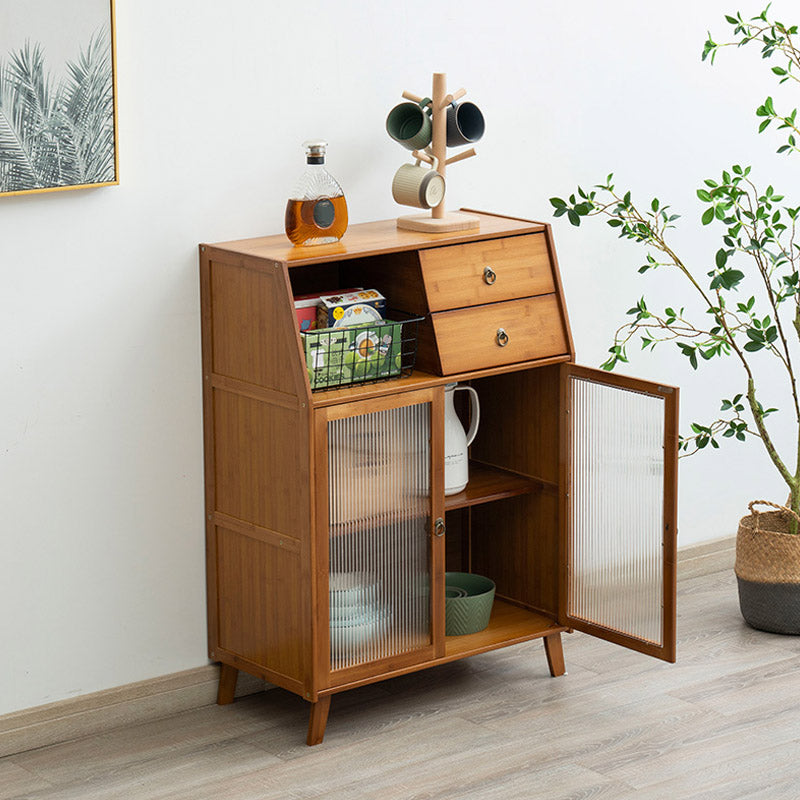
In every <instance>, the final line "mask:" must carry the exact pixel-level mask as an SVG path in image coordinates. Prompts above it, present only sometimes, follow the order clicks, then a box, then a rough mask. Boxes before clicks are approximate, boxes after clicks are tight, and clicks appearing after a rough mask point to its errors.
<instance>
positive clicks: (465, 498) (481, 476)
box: [444, 461, 543, 511]
mask: <svg viewBox="0 0 800 800" xmlns="http://www.w3.org/2000/svg"><path fill="white" fill-rule="evenodd" d="M542 484H543V481H540V480H537V479H535V478H527V477H525V476H524V475H518V474H517V473H516V472H509V471H508V470H504V469H500V468H499V467H490V466H489V465H488V464H481V463H480V462H478V461H470V463H469V483H468V484H467V488H466V489H464V491H463V492H459V493H458V494H453V495H450V496H449V497H445V498H444V510H445V511H453V510H454V509H456V508H467V507H468V506H476V505H480V504H481V503H491V502H492V501H494V500H503V499H504V498H506V497H515V496H517V495H520V494H528V493H530V492H533V491H536V490H537V489H541V488H542Z"/></svg>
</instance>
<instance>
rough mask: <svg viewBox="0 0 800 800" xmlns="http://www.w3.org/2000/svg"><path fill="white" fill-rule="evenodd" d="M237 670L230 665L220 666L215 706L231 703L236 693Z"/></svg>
mask: <svg viewBox="0 0 800 800" xmlns="http://www.w3.org/2000/svg"><path fill="white" fill-rule="evenodd" d="M238 677H239V670H238V669H236V667H232V666H231V665H230V664H221V665H220V670H219V688H218V689H217V704H218V705H220V706H224V705H227V704H228V703H232V702H233V696H234V694H235V693H236V678H238Z"/></svg>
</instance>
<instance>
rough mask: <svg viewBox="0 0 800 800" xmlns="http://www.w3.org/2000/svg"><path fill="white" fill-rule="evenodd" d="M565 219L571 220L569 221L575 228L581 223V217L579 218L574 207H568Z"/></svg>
mask: <svg viewBox="0 0 800 800" xmlns="http://www.w3.org/2000/svg"><path fill="white" fill-rule="evenodd" d="M567 219H569V221H570V222H571V223H572V224H573V225H574V226H575V227H576V228H577V227H579V226H580V224H581V218H580V216H579V215H578V212H577V211H575V210H574V209H572V208H570V209H569V211H567Z"/></svg>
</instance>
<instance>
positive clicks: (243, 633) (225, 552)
mask: <svg viewBox="0 0 800 800" xmlns="http://www.w3.org/2000/svg"><path fill="white" fill-rule="evenodd" d="M303 594H304V584H303V581H302V576H301V566H300V556H299V554H298V553H295V552H291V551H286V550H282V549H281V548H279V547H275V546H273V545H271V544H267V543H265V542H262V541H259V540H257V539H254V538H251V537H249V536H245V535H242V534H240V533H236V532H234V531H230V530H226V529H225V528H220V527H218V528H217V607H218V620H219V623H218V624H219V645H220V647H222V648H224V649H225V650H227V651H229V652H231V653H235V654H236V655H238V656H241V657H242V658H245V659H247V660H249V661H252V662H254V663H256V664H258V665H260V666H263V667H265V668H266V669H270V670H274V671H275V672H278V673H280V674H282V675H286V676H287V677H289V678H294V679H296V680H299V681H303V679H304V677H305V676H304V675H303V651H304V649H307V648H308V647H309V646H310V645H309V643H308V642H307V641H305V640H306V639H307V638H308V637H309V636H310V630H309V626H308V623H307V621H306V622H304V618H305V620H307V618H308V617H307V615H304V614H303V603H304V602H306V600H305V599H304V597H303Z"/></svg>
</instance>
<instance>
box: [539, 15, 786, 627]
mask: <svg viewBox="0 0 800 800" xmlns="http://www.w3.org/2000/svg"><path fill="white" fill-rule="evenodd" d="M726 20H727V22H728V23H729V24H730V25H731V26H732V28H733V37H732V40H730V41H726V42H723V43H718V42H715V41H714V40H713V39H712V38H711V36H710V35H709V37H708V39H707V40H706V42H705V45H704V47H703V52H702V58H703V60H709V61H710V62H711V63H713V62H714V59H715V56H716V55H717V53H718V52H719V51H720V50H721V49H722V48H724V47H729V46H732V45H736V46H739V47H742V46H746V45H755V46H760V48H761V54H762V56H763V58H765V59H775V60H776V61H777V62H778V63H775V62H774V61H773V62H772V63H774V64H775V65H774V66H772V73H773V74H774V76H775V77H776V78H777V79H778V80H779V82H780V83H787V82H790V81H797V82H800V41H798V27H797V26H788V25H784V24H783V23H781V22H778V21H777V20H775V19H774V18H772V17H771V15H770V8H769V6H767V8H766V9H764V11H762V12H761V14H759V15H758V16H756V17H753V18H751V19H744V18H743V17H742V15H741V14H736V15H735V16H726ZM756 114H757V116H758V117H759V118H760V124H759V128H758V130H759V132H763V131H765V130H767V128H770V127H772V128H773V129H775V128H777V129H778V130H780V131H783V132H784V135H785V140H784V141H783V143H782V144H781V145H780V147H779V148H778V152H779V153H784V154H787V155H792V154H796V153H798V152H800V127H798V126H799V125H800V122H798V120H797V109H794V110H793V111H791V112H790V113H788V114H785V113H783V112H781V111H778V110H777V109H776V107H775V104H774V101H773V99H772V97H767V99H766V100H765V101H764V103H763V104H762V105H761V106H759V108H758V109H757V111H756ZM697 197H698V198H699V200H700V202H701V203H703V204H704V206H705V208H704V210H703V213H702V216H701V219H700V222H701V224H702V225H715V226H718V228H719V230H720V236H721V242H720V247H719V249H718V250H717V251H716V254H715V257H714V264H713V268H712V269H710V270H708V267H707V266H706V265H702V266H701V267H698V266H696V265H692V264H689V263H688V262H687V261H685V260H683V259H682V258H681V257H680V255H678V253H677V252H676V251H675V250H674V249H673V247H672V245H671V243H670V235H669V231H670V229H672V228H674V223H675V221H676V220H677V219H678V215H676V214H674V213H672V211H671V209H670V207H669V206H668V205H665V204H664V203H663V202H662V201H661V200H659V199H658V198H653V200H652V201H651V202H650V203H649V204H647V205H646V206H642V205H638V204H636V203H635V202H634V201H633V199H632V197H631V192H630V191H622V190H619V189H617V188H616V187H615V186H614V182H613V175H609V176H608V178H607V179H606V180H605V182H604V183H602V184H600V185H597V186H594V187H593V188H592V189H591V190H589V191H584V190H583V189H582V188H580V187H579V188H578V189H577V191H576V192H575V193H574V194H572V195H570V196H569V197H568V198H566V199H564V198H559V197H553V198H551V200H550V202H551V204H552V205H553V207H554V214H555V216H556V217H562V216H566V217H567V219H569V221H570V222H571V223H572V224H573V225H580V223H581V220H582V218H584V217H594V216H599V217H604V218H605V219H606V222H607V224H608V225H609V226H610V227H612V228H614V229H615V230H616V231H617V233H618V234H619V236H620V238H624V239H629V240H631V241H633V242H637V243H639V244H641V245H644V246H645V247H646V248H647V252H646V255H645V263H644V264H643V265H642V266H641V267H640V268H639V272H640V273H646V272H649V271H650V270H654V269H664V268H666V269H671V270H677V272H678V273H679V274H680V275H681V276H682V278H683V279H684V285H685V286H686V288H687V289H688V290H689V292H690V294H691V295H692V296H693V298H694V301H696V303H697V305H698V306H699V311H691V310H689V311H687V309H686V306H685V305H683V304H681V303H671V304H669V305H666V306H665V307H664V308H663V309H656V308H654V307H652V306H650V305H648V304H647V303H646V302H645V299H644V298H643V297H642V298H641V299H640V300H638V301H637V302H636V303H635V304H634V306H633V307H632V308H630V309H629V310H628V312H627V313H628V317H629V319H628V320H627V321H626V322H625V324H624V325H622V326H621V327H620V328H619V329H618V330H617V332H616V334H615V337H614V342H613V344H612V346H611V347H610V349H609V357H608V360H607V361H606V362H605V363H604V364H603V368H605V369H608V370H611V369H614V367H616V366H617V364H619V363H625V362H627V361H628V348H629V346H630V345H631V343H632V342H634V341H635V340H639V342H640V344H641V347H642V348H643V349H644V350H652V349H653V348H655V347H656V346H658V345H661V344H664V343H672V344H673V345H675V346H677V347H678V348H679V350H680V352H681V353H682V354H683V356H685V357H686V359H687V360H688V362H689V364H690V365H691V367H692V368H693V369H698V368H699V367H700V365H701V364H703V363H704V362H706V361H710V360H712V359H715V358H724V357H728V358H733V359H735V360H736V361H737V362H738V363H739V365H740V367H741V381H742V383H741V386H740V387H739V391H738V393H736V394H734V395H733V396H731V397H727V398H722V400H721V408H720V414H719V416H718V418H717V419H716V420H714V421H713V422H710V423H703V424H701V423H698V422H694V423H692V424H691V432H690V433H689V434H688V435H686V436H682V437H681V438H680V442H679V448H680V451H681V455H690V454H693V453H696V452H697V451H699V450H703V449H705V448H708V447H710V448H718V447H719V446H720V440H721V439H732V440H740V441H744V440H745V439H746V438H747V437H748V436H753V437H756V438H758V439H759V440H760V441H761V443H762V445H763V446H764V448H765V450H766V453H767V455H768V456H769V458H770V460H771V462H772V464H773V465H774V467H775V469H776V470H777V471H778V473H779V474H780V476H781V478H782V479H783V481H784V482H785V484H786V487H787V490H788V500H787V501H786V505H785V506H783V505H778V504H774V503H770V502H767V501H754V502H753V503H751V504H750V514H749V515H748V516H746V517H744V518H743V519H742V520H741V521H740V524H739V531H738V534H737V542H736V568H735V569H736V575H737V580H738V584H739V601H740V608H741V611H742V615H743V616H744V618H745V620H746V621H747V622H748V623H749V624H750V625H752V626H753V627H755V628H759V629H762V630H768V631H773V632H778V633H794V634H798V633H800V399H799V398H798V387H797V369H798V367H800V231H798V225H799V224H800V206H792V205H790V204H789V203H788V202H787V201H786V200H785V199H784V197H783V195H782V194H780V193H779V192H778V191H777V190H776V189H774V188H773V187H772V186H771V185H768V186H767V187H766V188H759V186H758V185H757V184H756V182H755V178H754V177H752V176H751V168H750V167H747V166H742V165H739V164H736V165H734V166H732V167H731V168H730V169H726V170H724V171H723V172H722V175H721V176H720V177H719V178H716V179H710V178H709V179H706V180H705V181H704V185H703V186H702V187H701V188H700V189H698V190H697ZM770 358H771V359H772V367H773V368H775V369H777V370H778V371H779V372H780V374H781V375H782V376H783V379H784V383H785V386H786V389H787V391H786V396H787V398H790V399H789V403H790V405H791V412H790V413H792V414H793V431H794V436H793V441H790V442H786V441H780V440H776V438H774V437H773V434H772V433H771V432H770V427H769V422H770V421H768V417H769V416H770V415H772V414H774V413H776V411H777V409H776V408H774V407H772V406H771V405H770V403H769V402H767V401H766V399H765V398H764V397H763V396H762V390H761V389H760V388H759V381H758V375H759V371H758V368H759V367H761V368H763V366H764V363H765V360H766V359H770ZM755 505H767V506H770V507H773V508H774V509H776V510H773V511H767V512H764V511H759V510H758V509H757V508H755Z"/></svg>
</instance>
